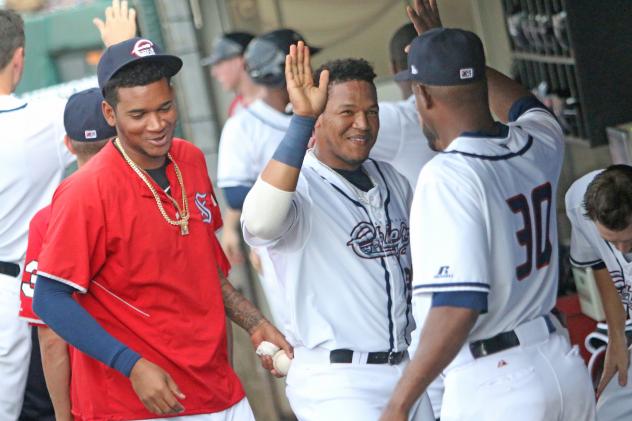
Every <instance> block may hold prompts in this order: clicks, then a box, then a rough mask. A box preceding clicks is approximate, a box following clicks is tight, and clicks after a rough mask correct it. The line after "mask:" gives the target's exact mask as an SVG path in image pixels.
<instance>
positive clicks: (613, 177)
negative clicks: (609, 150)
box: [584, 165, 632, 231]
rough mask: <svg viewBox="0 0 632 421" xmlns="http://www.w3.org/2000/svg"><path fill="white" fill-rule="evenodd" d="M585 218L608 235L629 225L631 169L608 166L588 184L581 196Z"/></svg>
mask: <svg viewBox="0 0 632 421" xmlns="http://www.w3.org/2000/svg"><path fill="white" fill-rule="evenodd" d="M584 209H585V210H586V211H585V215H586V216H587V217H588V218H590V219H591V220H592V221H595V222H599V223H600V224H601V225H603V226H604V227H606V228H608V229H609V230H612V231H621V230H624V229H625V228H627V227H628V226H629V225H630V223H631V222H632V167H631V166H628V165H611V166H610V167H608V168H607V169H606V170H604V171H603V172H602V173H600V174H598V175H597V176H596V177H595V178H594V180H593V181H591V182H590V184H589V185H588V188H587V189H586V193H585V194H584Z"/></svg>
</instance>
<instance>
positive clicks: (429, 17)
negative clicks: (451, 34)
mask: <svg viewBox="0 0 632 421" xmlns="http://www.w3.org/2000/svg"><path fill="white" fill-rule="evenodd" d="M406 13H408V17H409V18H410V21H411V22H412V23H413V25H415V29H416V30H417V33H418V34H419V35H421V34H423V33H424V32H426V31H429V30H431V29H434V28H441V27H442V26H443V25H441V18H440V17H439V8H438V7H437V0H415V8H414V9H413V8H412V7H410V6H406Z"/></svg>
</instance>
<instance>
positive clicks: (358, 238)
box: [347, 221, 410, 259]
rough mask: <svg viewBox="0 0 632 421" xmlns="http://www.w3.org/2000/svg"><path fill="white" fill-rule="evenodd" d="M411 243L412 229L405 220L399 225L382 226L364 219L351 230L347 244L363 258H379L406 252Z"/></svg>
mask: <svg viewBox="0 0 632 421" xmlns="http://www.w3.org/2000/svg"><path fill="white" fill-rule="evenodd" d="M409 243H410V230H409V228H408V225H407V224H406V223H405V222H401V224H400V226H399V227H393V226H392V225H387V226H386V227H381V226H374V225H373V224H372V223H370V222H366V221H363V222H360V223H359V224H358V225H356V226H355V227H354V228H353V230H351V239H350V240H349V241H348V242H347V245H348V246H349V247H351V249H352V250H353V252H354V253H355V254H357V255H358V256H360V257H362V258H363V259H377V258H378V257H386V256H399V255H403V254H406V250H407V249H408V244H409Z"/></svg>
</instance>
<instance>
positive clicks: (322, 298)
mask: <svg viewBox="0 0 632 421" xmlns="http://www.w3.org/2000/svg"><path fill="white" fill-rule="evenodd" d="M362 167H363V168H364V170H365V171H366V173H367V174H368V175H369V177H370V178H371V179H372V181H373V184H374V186H375V187H373V188H372V189H371V190H369V191H368V192H362V191H360V190H359V189H357V188H355V187H353V186H352V185H351V184H350V183H349V182H348V181H346V180H345V179H344V178H343V177H342V176H340V175H339V174H337V173H336V172H335V171H333V170H332V169H330V168H329V167H327V166H326V165H324V164H323V163H321V162H320V161H319V160H318V159H317V158H316V156H315V155H314V153H313V152H311V151H309V152H308V153H307V155H306V157H305V161H304V163H303V167H302V169H301V174H300V177H299V182H298V186H297V188H296V192H295V193H294V197H293V199H292V208H291V214H290V215H289V216H288V218H287V219H286V223H285V229H284V232H283V234H282V235H280V236H279V238H277V239H275V240H272V241H264V240H261V239H259V238H255V237H253V236H252V235H251V234H250V233H248V231H247V230H246V229H245V228H244V238H245V239H246V241H247V242H248V244H250V245H251V246H259V247H260V246H263V247H265V248H266V250H267V252H268V254H269V256H270V258H271V260H272V262H273V264H274V268H275V275H276V278H277V279H278V281H279V283H280V285H281V290H282V292H283V297H284V299H285V302H286V304H287V311H288V314H289V316H290V325H289V327H288V329H287V334H288V340H289V341H290V342H291V343H292V345H294V346H305V347H308V348H313V347H317V346H320V347H323V348H326V349H330V350H332V349H339V348H346V349H351V350H354V351H363V352H374V351H401V350H405V349H406V348H407V347H408V344H409V343H410V332H411V331H412V329H413V328H414V326H415V325H414V321H413V319H412V315H411V308H410V298H411V285H410V278H411V261H410V248H409V237H408V235H409V228H408V214H409V209H410V201H411V199H412V191H411V189H410V186H409V184H408V182H407V181H406V179H405V178H404V177H403V176H402V175H401V174H399V173H398V172H397V171H395V169H394V168H393V167H391V166H390V165H388V164H386V163H382V162H379V163H378V162H376V161H373V160H371V159H369V160H367V161H365V162H364V163H363V164H362ZM242 227H243V224H242Z"/></svg>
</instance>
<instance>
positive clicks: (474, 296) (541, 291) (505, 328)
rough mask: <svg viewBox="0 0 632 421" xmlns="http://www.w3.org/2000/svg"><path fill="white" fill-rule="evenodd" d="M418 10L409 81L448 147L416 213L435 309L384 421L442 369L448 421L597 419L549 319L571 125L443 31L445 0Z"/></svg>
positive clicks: (423, 298)
mask: <svg viewBox="0 0 632 421" xmlns="http://www.w3.org/2000/svg"><path fill="white" fill-rule="evenodd" d="M408 13H409V16H410V17H411V20H412V21H413V23H414V24H415V28H416V29H417V31H418V32H419V33H420V36H418V37H417V38H415V40H414V41H413V42H412V44H411V47H410V51H409V56H408V70H407V71H406V72H403V73H402V74H400V75H399V78H404V79H408V80H412V81H413V91H414V93H415V96H416V100H417V109H418V111H419V113H420V116H421V120H422V121H423V127H424V132H425V133H426V137H427V138H428V139H429V141H431V142H432V143H433V145H434V147H435V148H436V149H437V150H439V151H441V152H442V153H441V154H439V155H438V156H436V157H435V158H433V159H432V160H431V161H430V162H429V163H428V164H427V165H426V166H425V167H424V168H423V169H422V171H421V174H420V177H419V181H418V184H417V187H416V191H415V198H414V200H413V205H412V209H411V248H412V254H413V268H414V280H413V291H414V296H413V303H414V305H420V303H421V302H428V301H430V302H431V307H430V310H429V311H428V313H427V315H426V318H425V320H424V321H420V323H421V324H423V327H422V331H421V337H420V342H419V347H418V349H417V352H416V354H415V356H414V358H413V360H412V361H411V363H410V364H409V366H408V367H407V369H406V372H405V373H404V375H403V376H402V379H401V380H400V382H399V384H398V386H397V388H396V389H395V391H394V393H393V396H392V397H391V400H390V402H389V405H388V409H387V411H386V412H385V413H384V414H383V417H382V420H390V421H394V420H399V421H401V420H405V419H406V418H407V416H408V410H409V408H410V405H411V404H412V403H413V402H414V401H415V399H416V398H417V397H418V396H419V394H420V393H422V392H423V391H424V390H425V389H426V387H427V386H428V384H430V382H431V381H432V380H433V379H434V378H435V377H436V376H437V375H438V374H439V373H441V372H443V373H444V375H445V394H444V399H443V406H442V411H441V420H442V421H455V420H477V421H492V420H494V421H495V420H509V419H511V420H513V421H554V420H555V421H562V420H564V421H566V420H568V421H571V420H572V421H584V420H585V421H589V420H593V419H594V398H593V397H592V392H591V388H590V381H589V377H588V372H587V370H586V367H585V366H584V364H583V361H582V360H581V358H580V357H579V356H578V355H577V350H576V349H575V350H573V349H571V347H570V344H569V343H568V341H567V340H566V338H565V337H564V336H563V335H561V334H560V332H559V330H560V329H561V328H556V324H555V323H554V321H553V320H552V319H551V316H550V312H551V310H552V308H553V306H554V303H555V299H556V294H557V272H558V266H557V229H556V222H555V209H556V208H555V191H556V188H557V182H558V178H559V174H560V170H561V166H562V159H563V145H564V143H563V142H564V138H563V134H562V130H561V128H560V126H559V124H558V123H557V121H556V120H555V118H554V117H553V115H552V114H551V113H550V112H549V111H548V110H547V109H546V108H544V107H543V106H542V104H540V103H539V102H538V101H537V100H536V99H535V98H534V97H533V96H531V95H530V94H529V92H528V91H527V90H526V89H524V88H523V87H522V86H520V85H519V84H517V83H516V82H514V81H512V80H511V79H509V78H507V77H505V76H503V75H502V74H500V73H498V72H496V71H494V70H492V69H486V67H485V55H484V52H483V46H482V43H481V41H480V39H479V38H478V37H477V36H476V35H475V34H473V33H472V32H468V31H463V30H458V29H446V28H442V27H441V21H440V19H439V14H438V10H437V8H436V2H429V1H420V0H417V1H416V4H415V10H413V9H412V8H409V9H408ZM490 106H491V110H493V111H494V113H495V114H496V115H497V116H498V117H499V118H500V119H501V121H503V122H505V124H503V123H498V122H495V121H494V119H493V118H492V115H491V110H490Z"/></svg>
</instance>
